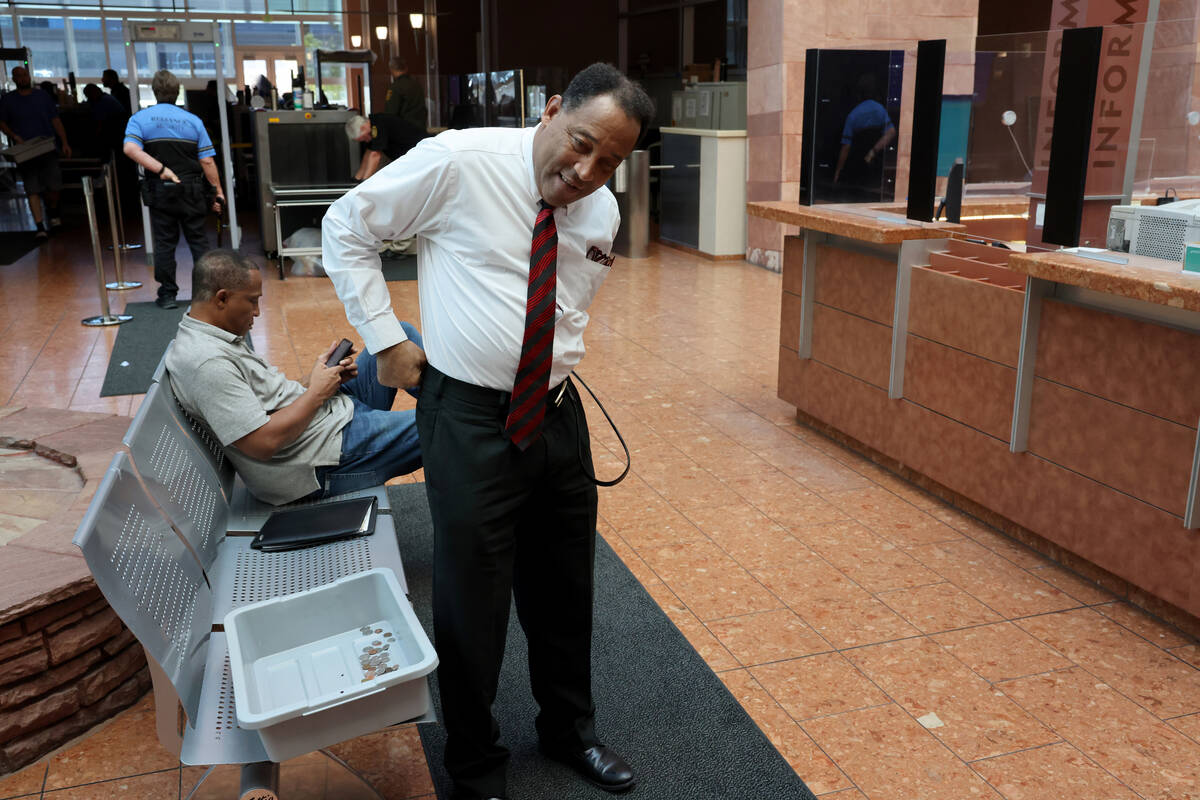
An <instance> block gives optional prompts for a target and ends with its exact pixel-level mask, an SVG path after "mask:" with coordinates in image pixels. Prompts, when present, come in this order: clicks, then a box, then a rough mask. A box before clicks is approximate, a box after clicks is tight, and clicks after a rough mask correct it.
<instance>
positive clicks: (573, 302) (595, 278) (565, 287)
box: [558, 248, 612, 311]
mask: <svg viewBox="0 0 1200 800" xmlns="http://www.w3.org/2000/svg"><path fill="white" fill-rule="evenodd" d="M611 269H612V267H610V266H608V265H607V264H604V263H601V262H598V261H592V260H591V259H588V258H584V255H583V252H580V251H576V250H575V249H574V248H571V249H569V250H563V249H560V250H559V254H558V304H559V305H560V306H562V307H563V308H567V309H574V310H578V311H584V310H586V309H587V307H588V306H590V305H591V304H592V299H593V298H594V297H595V296H596V292H598V291H600V287H601V285H603V283H604V279H605V278H607V277H608V273H609V271H610V270H611Z"/></svg>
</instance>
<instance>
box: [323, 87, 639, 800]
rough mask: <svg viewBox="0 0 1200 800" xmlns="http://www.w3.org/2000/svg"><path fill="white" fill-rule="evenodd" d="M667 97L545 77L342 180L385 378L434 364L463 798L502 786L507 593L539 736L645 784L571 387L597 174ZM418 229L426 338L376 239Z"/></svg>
mask: <svg viewBox="0 0 1200 800" xmlns="http://www.w3.org/2000/svg"><path fill="white" fill-rule="evenodd" d="M653 117H654V104H653V103H652V102H651V101H650V99H649V97H647V96H646V93H645V92H644V91H643V90H642V89H641V88H640V87H639V86H637V85H636V84H634V83H632V82H631V81H630V80H629V79H628V78H626V77H625V76H624V75H622V74H621V73H620V72H619V71H618V70H617V69H615V68H614V67H612V66H610V65H608V64H593V65H592V66H590V67H588V68H586V69H584V70H583V71H582V72H580V73H579V74H578V75H576V76H575V77H574V78H573V79H572V81H571V83H570V85H569V86H568V87H567V90H566V92H564V93H563V95H562V96H561V97H560V96H558V95H555V96H553V97H551V98H550V100H549V101H548V102H547V104H546V108H545V110H544V111H543V112H542V116H541V124H540V125H538V126H537V127H536V128H476V129H471V130H465V131H447V132H445V133H443V134H441V135H439V136H436V137H434V138H432V139H426V140H424V141H422V142H421V143H420V144H419V145H417V146H416V147H414V148H413V149H412V150H410V151H408V153H407V154H405V155H404V156H402V157H401V158H399V159H398V160H396V161H394V162H393V163H391V164H389V165H388V166H387V167H385V168H384V169H383V170H382V171H381V172H379V173H378V174H376V175H375V176H374V177H372V178H371V179H369V180H367V181H364V182H363V183H361V184H359V185H358V186H356V187H355V188H353V189H351V190H350V191H349V192H347V193H346V194H345V195H343V196H342V197H341V198H339V199H338V201H337V202H335V203H334V204H333V205H332V206H330V208H329V211H328V212H327V213H326V215H325V220H324V223H323V225H322V246H323V250H322V263H323V265H324V267H325V270H326V272H327V273H328V275H329V277H330V278H331V279H332V280H333V285H334V288H335V289H336V290H337V293H338V297H340V298H341V300H342V302H343V303H344V304H345V306H346V316H347V318H348V319H349V320H350V322H351V324H353V325H354V326H355V328H356V329H357V330H358V331H359V333H360V334H361V335H362V337H363V340H364V342H365V344H366V348H367V350H369V351H370V352H372V353H374V354H376V356H377V358H378V364H379V377H380V382H381V383H383V384H384V385H387V386H411V385H413V384H414V383H416V382H417V381H418V380H420V381H421V396H420V398H419V399H418V400H417V429H418V431H419V432H420V437H421V458H422V460H423V462H424V468H425V481H426V483H425V485H426V492H427V494H428V498H429V508H430V513H431V516H432V519H433V529H434V533H433V536H434V559H433V560H434V564H433V592H434V595H433V620H434V623H433V624H434V633H435V637H436V639H437V651H438V657H439V659H440V662H441V664H440V666H439V668H438V680H439V682H440V692H441V698H442V720H443V722H444V723H445V726H446V733H447V739H446V756H445V763H446V769H447V771H448V772H449V773H450V776H451V777H452V778H453V779H454V783H455V789H454V794H453V795H452V797H453V798H454V800H477V799H478V798H497V797H503V796H504V794H505V792H506V789H507V777H506V769H507V764H508V759H509V753H508V750H507V749H506V748H505V747H504V746H503V745H502V744H501V743H500V741H499V739H500V730H499V725H498V723H497V721H496V719H495V716H494V715H493V713H492V706H493V704H494V703H495V701H496V691H497V685H498V680H499V676H500V664H501V661H502V659H503V657H504V649H505V638H506V632H507V629H508V610H509V604H510V602H511V600H512V599H513V598H515V600H516V605H517V615H518V617H519V618H520V622H521V626H522V627H523V628H524V630H525V633H526V636H527V638H528V641H529V678H530V684H531V687H532V689H533V696H534V698H535V699H536V700H537V703H538V706H539V708H540V711H539V714H538V716H537V719H536V722H535V724H536V727H537V733H538V740H539V746H540V749H541V751H542V752H543V753H544V754H545V755H546V756H547V757H548V758H551V759H553V760H556V761H560V762H562V763H564V764H566V765H567V766H569V767H570V768H572V769H574V770H575V771H576V772H578V773H579V774H580V775H581V776H582V777H583V778H584V780H587V781H589V782H591V783H593V784H595V785H597V786H599V787H600V788H601V789H604V790H606V791H610V792H620V791H625V790H627V789H630V788H632V787H633V785H634V783H635V779H634V773H633V770H632V768H631V767H630V766H629V764H628V763H626V761H625V760H624V759H623V758H622V757H621V756H620V755H619V754H618V753H617V752H615V750H614V749H612V748H610V747H608V746H606V745H605V744H603V743H602V741H601V739H600V737H599V736H598V734H597V732H596V722H595V716H596V708H595V704H594V703H593V699H592V680H591V647H592V613H593V611H592V596H593V582H594V579H595V576H594V569H593V567H594V558H595V545H596V517H597V507H596V504H597V494H596V484H595V482H594V479H593V477H592V476H591V474H590V472H589V470H590V469H591V445H590V440H589V437H588V428H587V421H586V419H585V418H584V411H583V404H582V401H581V400H580V398H579V393H578V392H577V391H576V390H575V387H574V386H573V385H572V383H571V381H570V380H569V379H568V377H567V376H568V375H569V374H570V372H571V370H572V368H574V366H575V365H576V364H578V363H579V361H580V359H582V358H583V351H584V348H583V333H584V330H585V328H586V327H587V322H588V315H587V308H588V306H589V305H590V304H591V302H592V299H593V298H594V297H595V295H596V292H597V291H598V290H599V289H600V285H601V284H602V283H603V282H604V278H605V276H606V275H607V274H608V270H609V267H610V265H611V264H612V258H611V257H610V256H608V255H607V254H606V253H605V252H604V251H606V250H609V249H610V248H611V247H612V242H613V239H614V237H615V236H616V233H617V228H618V226H619V224H620V215H619V213H618V211H617V201H616V200H615V199H614V198H613V195H612V193H611V192H610V191H608V189H607V188H605V186H604V184H605V182H606V181H607V180H608V179H609V178H610V177H612V174H613V173H614V172H615V171H616V169H617V167H618V166H619V165H620V163H621V162H622V160H624V159H625V158H626V157H627V156H628V155H629V154H630V153H631V152H632V151H633V148H634V145H636V143H637V141H638V139H639V138H640V136H641V134H642V133H643V132H644V131H645V129H646V127H647V126H648V125H649V123H650V122H651V120H652V119H653ZM413 235H415V236H416V237H417V245H418V250H419V254H420V257H419V259H418V262H417V275H418V277H417V290H418V293H419V294H420V301H421V318H422V320H423V323H424V325H425V335H426V338H425V341H426V342H427V343H428V345H429V350H428V361H426V357H425V351H424V350H423V349H422V348H421V347H419V346H418V345H417V344H415V343H414V342H412V341H409V340H408V338H407V337H406V335H405V333H404V330H403V328H402V326H401V324H400V323H399V321H398V320H397V319H396V317H395V314H394V313H393V311H392V306H391V298H390V295H389V294H388V290H387V287H386V285H385V284H384V279H383V275H382V272H381V266H380V260H379V254H378V250H379V244H380V242H381V241H382V240H385V239H391V240H396V239H403V238H405V237H408V236H413Z"/></svg>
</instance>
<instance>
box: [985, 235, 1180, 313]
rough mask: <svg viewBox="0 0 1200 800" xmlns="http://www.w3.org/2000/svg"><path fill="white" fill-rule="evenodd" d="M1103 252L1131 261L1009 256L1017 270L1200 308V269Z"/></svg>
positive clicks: (1011, 266) (1058, 254)
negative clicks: (1198, 271) (1188, 269)
mask: <svg viewBox="0 0 1200 800" xmlns="http://www.w3.org/2000/svg"><path fill="white" fill-rule="evenodd" d="M1099 254H1100V255H1101V256H1103V257H1105V258H1122V259H1128V263H1126V264H1117V263H1112V262H1110V261H1102V260H1098V259H1093V258H1086V257H1084V256H1080V255H1075V254H1072V253H1066V252H1061V251H1058V252H1045V253H1042V252H1033V253H1013V254H1012V255H1010V256H1009V257H1008V267H1009V269H1011V270H1013V271H1014V272H1020V273H1022V274H1025V275H1029V276H1031V277H1034V278H1042V279H1044V280H1048V281H1054V282H1055V283H1063V284H1067V285H1068V286H1079V287H1082V288H1085V289H1092V290H1094V291H1097V292H1105V293H1107V294H1113V295H1119V296H1121V297H1129V298H1133V299H1134V300H1144V301H1146V302H1148V303H1157V304H1158V305H1163V306H1169V307H1171V308H1181V309H1185V310H1188V311H1200V273H1190V272H1184V271H1183V265H1182V264H1180V263H1178V262H1175V261H1166V260H1164V259H1161V258H1149V257H1146V256H1135V255H1129V254H1128V253H1113V252H1110V251H1107V250H1105V251H1101V252H1100V253H1099Z"/></svg>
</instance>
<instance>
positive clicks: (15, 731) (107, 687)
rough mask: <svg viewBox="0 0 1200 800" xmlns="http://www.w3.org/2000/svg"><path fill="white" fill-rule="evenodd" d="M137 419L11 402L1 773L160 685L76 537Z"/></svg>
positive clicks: (0, 542) (1, 484) (5, 486)
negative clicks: (132, 421)
mask: <svg viewBox="0 0 1200 800" xmlns="http://www.w3.org/2000/svg"><path fill="white" fill-rule="evenodd" d="M128 427H129V419H128V418H127V417H117V416H114V415H112V414H93V413H87V412H81V411H68V410H62V409H49V408H45V409H39V408H14V407H7V408H0V775H3V774H6V773H8V772H12V771H14V770H17V769H20V768H21V767H22V766H24V765H26V764H29V763H31V762H33V761H36V760H37V759H38V758H40V757H41V756H43V755H45V754H46V753H49V752H51V751H52V750H55V749H57V748H59V747H61V746H62V745H64V744H66V743H67V742H69V741H71V740H72V739H74V738H76V737H78V736H80V735H82V734H84V733H85V732H87V730H88V729H89V728H91V727H93V726H94V725H98V724H100V723H101V722H104V721H105V720H107V719H109V718H110V717H112V716H113V715H115V714H116V713H117V712H119V711H121V710H123V709H125V708H127V707H128V706H130V705H132V704H133V703H134V702H135V701H136V700H138V699H139V698H140V697H142V695H144V694H145V693H146V691H147V689H149V688H150V675H149V670H148V668H147V666H146V657H145V655H144V652H143V650H142V647H141V645H139V644H138V643H137V642H136V641H135V640H134V638H133V635H132V634H131V633H130V632H129V631H128V630H127V629H126V628H125V626H124V625H123V624H122V623H121V620H120V619H118V618H117V615H116V614H115V613H113V611H112V609H110V608H109V607H108V603H107V601H105V599H104V598H103V597H102V596H101V595H100V591H99V590H98V589H97V588H96V583H95V581H94V580H93V579H92V576H91V573H90V572H89V570H88V567H87V564H86V563H85V562H84V560H83V554H82V553H80V552H79V548H77V547H75V545H74V544H72V541H71V540H72V537H73V536H74V534H75V529H76V528H77V527H78V525H79V521H80V519H81V518H82V517H83V514H84V511H85V510H86V509H87V507H88V504H89V503H90V502H91V499H92V496H93V495H94V494H95V492H96V487H97V486H98V485H99V483H100V479H101V478H102V477H103V476H104V471H105V470H106V469H107V468H108V464H109V462H111V461H112V456H113V453H115V452H117V450H119V449H120V447H121V436H122V435H123V434H124V433H125V430H126V429H127V428H128ZM39 521H40V522H41V524H36V523H38V522H39ZM30 523H34V524H35V527H32V528H30V527H28V526H29V524H30Z"/></svg>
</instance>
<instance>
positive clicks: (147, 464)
mask: <svg viewBox="0 0 1200 800" xmlns="http://www.w3.org/2000/svg"><path fill="white" fill-rule="evenodd" d="M177 408H178V407H177V406H176V404H175V401H174V399H173V397H172V396H171V395H170V387H169V386H168V385H167V382H166V381H164V382H162V383H156V384H152V385H151V386H150V389H149V391H147V392H146V396H145V398H143V400H142V404H141V406H139V407H138V411H137V414H136V415H135V416H134V418H133V422H132V423H131V424H130V425H129V430H127V431H126V432H125V438H124V440H123V441H124V442H125V445H126V446H127V447H128V448H129V454H130V456H131V458H132V459H133V464H134V466H135V467H136V468H137V472H138V474H139V475H141V476H142V479H143V480H145V482H146V489H147V491H149V493H150V496H151V497H152V498H154V500H155V502H157V503H158V504H159V505H160V506H162V508H163V510H164V511H166V512H167V515H168V516H169V517H170V518H171V520H172V521H174V523H175V524H176V526H177V527H178V528H179V532H180V533H181V534H183V536H184V538H185V539H186V540H187V542H188V544H190V545H191V546H192V548H193V549H194V550H195V551H196V556H197V558H199V559H200V562H201V565H202V566H203V568H204V569H205V570H206V571H207V570H208V569H209V568H210V567H211V566H212V564H213V562H214V561H215V560H216V557H217V548H218V547H219V546H220V544H221V541H222V540H223V539H224V538H225V532H226V530H227V527H228V521H229V500H228V495H227V494H226V492H225V490H224V488H223V487H222V484H221V478H220V476H219V475H218V473H217V472H216V471H215V470H214V464H213V462H212V460H211V459H210V458H208V457H207V456H206V454H205V451H204V449H203V447H202V446H201V445H199V444H198V443H197V441H196V439H195V437H194V436H193V435H192V434H191V432H190V431H189V430H188V429H187V428H185V427H184V425H183V423H182V422H181V418H180V415H179V414H177V413H175V409H177Z"/></svg>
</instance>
